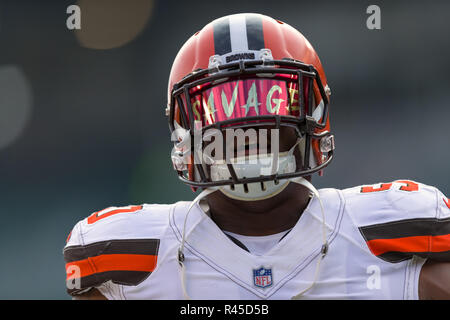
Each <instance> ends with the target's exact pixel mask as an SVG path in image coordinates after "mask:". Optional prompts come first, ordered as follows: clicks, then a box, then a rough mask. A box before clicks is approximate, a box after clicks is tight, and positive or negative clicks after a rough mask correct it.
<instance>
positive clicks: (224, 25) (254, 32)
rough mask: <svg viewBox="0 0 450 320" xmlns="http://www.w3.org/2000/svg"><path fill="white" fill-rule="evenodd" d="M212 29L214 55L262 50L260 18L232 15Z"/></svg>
mask: <svg viewBox="0 0 450 320" xmlns="http://www.w3.org/2000/svg"><path fill="white" fill-rule="evenodd" d="M213 27H214V51H215V54H218V55H224V54H227V53H229V52H231V51H246V50H260V49H263V48H264V33H263V26H262V18H261V17H260V16H258V15H254V14H247V15H244V14H242V15H233V16H231V17H226V18H224V19H220V20H218V21H217V22H215V23H214V26H213Z"/></svg>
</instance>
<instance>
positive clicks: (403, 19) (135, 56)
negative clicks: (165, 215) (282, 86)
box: [0, 0, 450, 299]
mask: <svg viewBox="0 0 450 320" xmlns="http://www.w3.org/2000/svg"><path fill="white" fill-rule="evenodd" d="M73 4H76V5H78V6H79V7H80V8H81V30H69V29H68V28H67V26H66V22H67V21H66V20H67V19H68V18H69V17H70V15H71V14H68V13H67V8H68V7H69V6H70V5H73ZM371 4H376V5H378V6H379V7H380V8H381V30H369V29H368V28H367V27H366V20H367V18H368V17H369V14H367V13H366V9H367V7H368V6H369V5H371ZM238 12H257V13H262V14H267V15H270V16H272V17H274V18H277V19H279V20H282V21H284V22H286V23H288V24H290V25H292V26H294V27H296V28H297V29H299V30H300V31H301V32H302V33H303V34H304V35H305V36H306V37H307V38H308V39H309V40H310V42H311V43H312V44H313V46H314V47H315V49H316V51H317V52H318V54H319V56H320V57H321V60H322V63H323V65H324V68H325V71H326V74H327V77H328V81H329V84H330V86H331V89H332V93H333V94H332V104H331V106H332V109H331V120H332V129H333V131H334V134H335V137H336V146H337V150H336V153H335V160H334V162H333V163H332V164H331V165H330V167H328V168H327V169H326V170H325V175H324V177H315V178H314V179H313V182H314V184H315V185H316V186H317V187H320V188H322V187H334V188H347V187H351V186H355V185H360V184H371V183H377V182H386V181H392V180H395V179H412V180H416V181H420V182H423V183H426V184H430V185H434V186H436V187H438V188H439V189H440V190H441V191H442V192H443V193H444V194H447V195H449V194H450V179H449V178H450V173H449V166H448V164H449V159H450V148H449V141H450V139H449V138H450V129H449V122H448V120H449V119H450V106H449V98H450V90H449V89H450V77H449V76H448V72H449V71H450V59H449V57H450V41H449V38H450V23H449V22H448V18H449V14H450V2H449V1H376V2H369V1H358V2H357V1H332V0H322V1H300V0H296V1H292V0H277V1H266V0H258V1H241V0H227V1H212V0H210V1H196V0H189V1H174V0H127V1H122V0H96V1H94V0H79V1H76V0H73V1H63V0H58V1H31V0H22V1H13V0H10V1H5V0H0V215H1V220H0V250H1V252H2V255H1V258H0V299H69V297H68V296H67V295H66V293H65V270H64V261H63V257H62V249H63V247H64V244H65V240H66V237H67V235H68V233H69V232H70V231H71V229H72V227H73V225H74V224H75V223H76V222H77V221H79V220H81V219H83V218H85V217H86V216H88V215H89V214H90V213H92V212H93V211H98V210H100V209H103V208H105V207H109V206H123V205H129V204H141V203H172V202H175V201H178V200H191V199H193V197H194V194H193V193H192V192H191V190H190V189H189V188H188V187H187V186H185V185H183V184H182V183H181V182H179V181H178V178H177V177H176V174H175V172H174V171H173V170H172V166H171V162H170V158H169V154H170V150H171V147H172V146H171V143H170V139H169V131H168V128H167V120H166V117H165V115H164V108H165V106H166V92H167V88H166V86H167V81H168V76H169V71H170V68H171V64H172V61H173V59H174V58H175V55H176V54H177V51H178V49H179V48H180V47H181V46H182V44H183V43H184V41H186V40H187V39H188V38H189V37H190V36H191V35H192V34H194V33H195V32H196V31H198V30H200V29H201V27H202V26H203V25H205V24H207V23H208V22H210V21H211V20H213V19H215V18H218V17H220V16H223V15H227V14H233V13H238Z"/></svg>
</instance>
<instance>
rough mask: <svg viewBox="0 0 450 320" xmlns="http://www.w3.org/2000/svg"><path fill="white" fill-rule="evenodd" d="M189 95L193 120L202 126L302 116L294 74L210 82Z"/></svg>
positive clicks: (193, 89)
mask: <svg viewBox="0 0 450 320" xmlns="http://www.w3.org/2000/svg"><path fill="white" fill-rule="evenodd" d="M283 78H284V79H283ZM190 96H191V106H192V111H193V114H194V120H195V121H201V123H202V126H207V125H211V124H214V123H217V122H220V121H225V120H233V119H239V118H245V117H252V116H265V115H281V116H294V117H299V116H300V108H299V101H298V99H299V92H298V82H297V76H295V75H278V77H277V78H276V79H264V78H263V79H261V78H256V79H254V78H252V79H239V80H237V79H236V80H232V81H228V82H222V83H220V84H217V85H211V83H207V84H203V85H201V86H197V87H195V88H192V89H191V90H190ZM305 96H307V94H306V92H305Z"/></svg>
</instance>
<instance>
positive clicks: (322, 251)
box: [290, 177, 328, 300]
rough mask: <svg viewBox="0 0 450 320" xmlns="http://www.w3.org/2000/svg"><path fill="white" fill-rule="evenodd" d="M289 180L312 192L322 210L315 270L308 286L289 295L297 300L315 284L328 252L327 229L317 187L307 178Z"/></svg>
mask: <svg viewBox="0 0 450 320" xmlns="http://www.w3.org/2000/svg"><path fill="white" fill-rule="evenodd" d="M290 181H291V182H295V183H298V184H300V185H302V186H304V187H306V188H307V189H308V190H310V191H311V192H312V194H313V195H314V196H315V197H316V198H317V200H318V201H319V204H320V211H321V212H322V247H321V249H320V256H319V259H318V260H317V264H316V270H315V272H314V278H313V281H312V282H311V284H310V285H309V286H308V287H306V288H305V289H303V290H302V291H300V292H299V293H298V294H296V295H295V296H293V297H291V299H292V300H297V299H300V298H301V297H302V296H303V295H304V294H305V293H306V292H307V291H309V290H311V288H312V287H314V285H315V284H316V281H317V278H318V276H319V271H320V263H321V262H322V260H323V258H325V256H326V254H327V252H328V241H327V230H326V224H325V210H324V208H323V203H322V199H320V195H319V191H317V189H316V188H315V187H314V186H313V185H312V184H311V183H310V182H309V181H308V180H306V179H304V178H302V177H299V178H294V179H291V180H290Z"/></svg>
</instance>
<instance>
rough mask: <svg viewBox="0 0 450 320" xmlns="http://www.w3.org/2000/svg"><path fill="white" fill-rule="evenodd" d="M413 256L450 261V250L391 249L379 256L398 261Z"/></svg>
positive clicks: (385, 259)
mask: <svg viewBox="0 0 450 320" xmlns="http://www.w3.org/2000/svg"><path fill="white" fill-rule="evenodd" d="M413 256H418V257H421V258H427V259H431V260H434V261H442V262H450V251H443V252H396V251H390V252H386V253H383V254H381V255H379V256H378V258H381V259H382V260H384V261H387V262H391V263H396V262H401V261H404V260H408V259H411V258H412V257H413Z"/></svg>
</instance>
